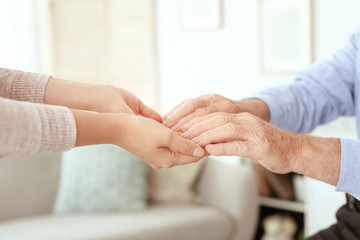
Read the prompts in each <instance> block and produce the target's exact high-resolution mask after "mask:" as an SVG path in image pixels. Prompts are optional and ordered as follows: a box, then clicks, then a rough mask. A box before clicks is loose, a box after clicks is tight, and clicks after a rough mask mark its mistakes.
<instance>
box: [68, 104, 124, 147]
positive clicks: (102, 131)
mask: <svg viewBox="0 0 360 240" xmlns="http://www.w3.org/2000/svg"><path fill="white" fill-rule="evenodd" d="M72 112H73V115H74V118H75V121H76V128H77V138H76V144H75V146H84V145H95V144H118V142H119V138H121V137H122V136H124V134H125V132H126V129H128V126H126V123H127V122H129V121H126V118H127V117H128V115H129V114H105V113H97V112H91V111H83V110H72ZM129 116H130V115H129Z"/></svg>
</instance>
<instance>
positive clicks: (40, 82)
mask: <svg viewBox="0 0 360 240" xmlns="http://www.w3.org/2000/svg"><path fill="white" fill-rule="evenodd" d="M50 77H51V76H50V75H45V74H39V73H30V72H22V71H12V74H11V75H10V78H11V79H10V80H11V88H10V95H9V98H10V99H14V100H18V101H25V102H33V103H44V99H45V90H46V85H47V83H48V81H49V79H50Z"/></svg>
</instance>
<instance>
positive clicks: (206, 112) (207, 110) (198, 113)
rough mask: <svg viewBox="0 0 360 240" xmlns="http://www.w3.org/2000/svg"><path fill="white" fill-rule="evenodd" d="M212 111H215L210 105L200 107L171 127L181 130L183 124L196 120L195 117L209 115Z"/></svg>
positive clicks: (174, 129)
mask: <svg viewBox="0 0 360 240" xmlns="http://www.w3.org/2000/svg"><path fill="white" fill-rule="evenodd" d="M210 113H213V111H212V110H211V109H210V108H209V107H206V108H198V109H196V110H195V112H193V113H190V114H189V115H187V116H185V117H183V118H182V119H180V121H179V122H178V123H177V124H176V125H175V126H173V127H172V128H171V129H172V130H173V131H180V130H181V129H182V126H184V125H185V124H186V123H188V122H190V121H192V120H194V119H195V118H200V117H203V116H207V115H209V114H210Z"/></svg>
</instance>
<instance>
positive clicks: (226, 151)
mask: <svg viewBox="0 0 360 240" xmlns="http://www.w3.org/2000/svg"><path fill="white" fill-rule="evenodd" d="M205 149H206V151H207V152H208V153H209V154H212V155H214V156H234V155H236V156H241V157H249V156H250V155H251V150H252V146H251V143H250V142H248V141H233V142H228V143H218V144H209V145H206V147H205Z"/></svg>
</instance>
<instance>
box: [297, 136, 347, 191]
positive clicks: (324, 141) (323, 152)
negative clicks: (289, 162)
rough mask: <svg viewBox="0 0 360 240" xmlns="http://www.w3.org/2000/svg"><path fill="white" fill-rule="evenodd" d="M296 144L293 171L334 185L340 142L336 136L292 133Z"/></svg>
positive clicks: (337, 172)
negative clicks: (327, 136)
mask: <svg viewBox="0 0 360 240" xmlns="http://www.w3.org/2000/svg"><path fill="white" fill-rule="evenodd" d="M294 136H295V137H296V144H297V145H298V147H295V149H296V150H295V151H294V154H295V155H296V157H295V158H296V161H294V166H293V171H294V172H297V173H300V174H304V175H306V176H308V177H311V178H314V179H317V180H320V181H323V182H326V183H329V184H331V185H334V186H335V185H336V184H337V183H338V181H339V177H340V165H341V143H340V139H338V138H321V137H314V136H309V135H299V134H294Z"/></svg>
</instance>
